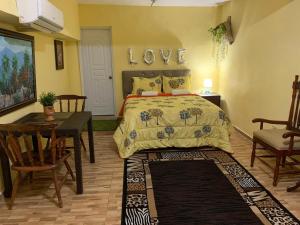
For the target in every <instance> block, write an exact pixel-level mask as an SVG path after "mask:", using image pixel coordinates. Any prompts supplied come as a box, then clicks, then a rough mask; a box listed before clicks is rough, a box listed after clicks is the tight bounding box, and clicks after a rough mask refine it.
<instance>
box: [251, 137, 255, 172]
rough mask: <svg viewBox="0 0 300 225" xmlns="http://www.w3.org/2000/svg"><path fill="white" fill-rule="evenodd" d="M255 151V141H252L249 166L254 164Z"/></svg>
mask: <svg viewBox="0 0 300 225" xmlns="http://www.w3.org/2000/svg"><path fill="white" fill-rule="evenodd" d="M255 151H256V142H255V141H253V144H252V154H251V167H253V165H254V160H255Z"/></svg>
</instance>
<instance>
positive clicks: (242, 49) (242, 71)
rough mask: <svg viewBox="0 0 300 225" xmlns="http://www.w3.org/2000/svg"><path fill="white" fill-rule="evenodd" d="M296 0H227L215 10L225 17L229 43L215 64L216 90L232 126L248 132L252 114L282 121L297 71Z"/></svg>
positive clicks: (298, 17)
mask: <svg viewBox="0 0 300 225" xmlns="http://www.w3.org/2000/svg"><path fill="white" fill-rule="evenodd" d="M299 8H300V1H289V0H265V1H261V0H244V1H240V0H233V1H232V2H231V3H227V4H226V5H225V6H223V8H222V9H221V13H222V16H221V17H222V19H223V20H224V19H225V18H227V16H229V15H231V16H232V20H233V31H234V36H235V39H236V40H235V42H234V44H233V45H232V46H230V48H229V51H228V55H227V57H226V60H225V62H223V64H222V66H221V68H220V73H219V77H220V81H219V82H220V89H219V90H220V93H221V95H222V97H223V98H224V99H225V102H224V107H225V108H226V110H227V111H228V113H229V116H230V118H231V120H232V122H233V124H234V125H235V126H237V127H238V128H240V129H241V130H242V131H244V132H246V133H247V134H248V135H250V136H252V131H253V129H258V125H257V124H256V125H253V124H252V123H251V120H252V119H253V118H255V117H264V118H270V119H281V120H285V119H287V118H288V110H289V106H290V100H291V85H292V81H293V79H294V75H295V74H299V73H300V66H299V65H300V64H299V59H300V45H299V36H300V30H299V29H298V28H297V25H296V21H299V20H300V14H299V12H298V11H299V10H298V9H299Z"/></svg>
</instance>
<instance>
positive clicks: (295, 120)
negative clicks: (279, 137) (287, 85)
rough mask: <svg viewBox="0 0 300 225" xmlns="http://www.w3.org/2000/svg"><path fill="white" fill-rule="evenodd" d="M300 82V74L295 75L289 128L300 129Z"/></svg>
mask: <svg viewBox="0 0 300 225" xmlns="http://www.w3.org/2000/svg"><path fill="white" fill-rule="evenodd" d="M299 102H300V82H299V76H298V75H296V76H295V81H294V82H293V95H292V103H291V108H290V114H289V121H288V126H287V129H289V130H299V128H300V108H299Z"/></svg>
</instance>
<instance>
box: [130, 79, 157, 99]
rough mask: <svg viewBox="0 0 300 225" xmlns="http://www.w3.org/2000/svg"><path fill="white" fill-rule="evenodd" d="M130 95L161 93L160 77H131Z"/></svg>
mask: <svg viewBox="0 0 300 225" xmlns="http://www.w3.org/2000/svg"><path fill="white" fill-rule="evenodd" d="M132 79H133V88H132V94H136V95H141V94H142V92H143V91H157V92H158V93H161V84H162V81H161V77H160V76H157V77H153V78H145V77H133V78H132Z"/></svg>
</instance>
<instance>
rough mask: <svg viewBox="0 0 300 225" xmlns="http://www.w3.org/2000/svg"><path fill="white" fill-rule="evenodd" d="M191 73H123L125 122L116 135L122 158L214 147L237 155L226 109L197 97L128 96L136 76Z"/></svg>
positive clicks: (172, 75) (188, 95)
mask: <svg viewBox="0 0 300 225" xmlns="http://www.w3.org/2000/svg"><path fill="white" fill-rule="evenodd" d="M188 74H189V70H148V71H123V72H122V82H123V96H124V99H125V101H124V105H123V113H122V114H123V119H122V121H121V123H120V125H119V126H118V128H117V130H116V131H115V133H114V136H113V137H114V140H115V142H116V144H117V146H118V149H119V154H120V157H122V158H128V157H129V156H131V155H133V154H134V153H135V152H137V151H140V150H145V149H156V148H168V147H178V148H190V147H202V146H211V147H216V148H220V149H222V150H224V151H226V152H229V153H233V152H232V149H231V146H230V143H229V130H230V127H231V125H230V121H229V120H228V118H227V116H226V114H225V113H224V112H223V110H222V109H220V108H219V107H217V106H216V105H214V104H213V103H211V102H209V101H207V100H205V99H204V98H202V97H200V96H199V95H195V94H181V95H176V96H175V95H171V94H168V95H166V94H163V95H159V96H136V95H132V96H128V95H129V94H130V93H131V91H132V88H133V87H132V78H133V77H147V78H152V77H156V76H158V75H161V76H168V77H176V76H177V77H182V76H187V75H188Z"/></svg>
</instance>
